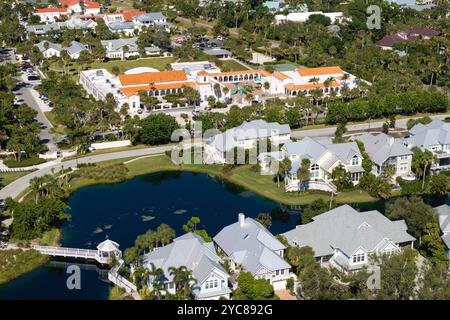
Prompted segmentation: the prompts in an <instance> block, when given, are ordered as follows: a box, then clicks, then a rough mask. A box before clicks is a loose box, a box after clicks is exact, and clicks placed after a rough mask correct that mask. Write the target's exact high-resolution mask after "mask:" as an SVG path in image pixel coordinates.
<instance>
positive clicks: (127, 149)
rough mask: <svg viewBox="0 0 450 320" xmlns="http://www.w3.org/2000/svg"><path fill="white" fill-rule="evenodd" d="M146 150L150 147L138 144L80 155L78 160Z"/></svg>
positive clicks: (66, 159)
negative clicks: (113, 153) (100, 155)
mask: <svg viewBox="0 0 450 320" xmlns="http://www.w3.org/2000/svg"><path fill="white" fill-rule="evenodd" d="M144 148H148V146H146V145H143V144H138V145H135V146H129V147H119V148H108V149H102V150H95V151H92V152H90V153H86V154H84V155H80V156H78V159H81V158H85V157H91V156H96V155H99V154H106V153H112V152H121V151H130V150H139V149H144ZM76 158H77V157H67V158H64V159H63V160H62V161H63V162H64V161H69V160H74V159H76Z"/></svg>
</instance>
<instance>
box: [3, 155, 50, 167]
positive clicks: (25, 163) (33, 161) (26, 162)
mask: <svg viewBox="0 0 450 320" xmlns="http://www.w3.org/2000/svg"><path fill="white" fill-rule="evenodd" d="M44 162H46V161H45V160H44V159H41V158H38V157H33V158H25V159H22V160H21V161H20V162H19V161H16V160H14V159H7V160H3V164H4V165H5V166H7V167H8V168H23V167H29V166H35V165H38V164H41V163H44Z"/></svg>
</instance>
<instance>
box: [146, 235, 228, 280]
mask: <svg viewBox="0 0 450 320" xmlns="http://www.w3.org/2000/svg"><path fill="white" fill-rule="evenodd" d="M220 261H221V259H220V257H219V256H218V255H217V254H216V252H215V249H214V246H213V245H212V243H207V242H205V241H204V240H203V238H201V237H200V236H198V235H196V234H194V233H186V234H185V235H183V236H181V237H178V238H175V239H174V240H173V242H172V243H170V244H168V245H166V246H164V247H159V248H156V249H155V250H154V251H152V252H150V253H147V254H146V255H145V256H144V265H145V266H147V267H148V266H149V265H150V263H153V264H154V265H155V267H156V268H161V269H162V270H163V271H164V274H165V277H166V278H167V279H168V280H169V281H170V280H171V279H172V278H173V275H170V274H169V271H168V270H169V268H170V267H175V268H178V267H181V266H185V267H187V268H188V269H189V270H192V273H193V276H194V278H195V279H196V280H197V281H198V282H199V283H201V282H202V281H203V280H204V279H205V278H206V277H207V276H208V275H209V274H210V273H211V272H212V271H213V270H214V269H218V270H220V271H222V272H223V273H225V274H226V273H227V272H226V271H225V269H224V268H223V267H222V266H221V265H220V263H219V262H220Z"/></svg>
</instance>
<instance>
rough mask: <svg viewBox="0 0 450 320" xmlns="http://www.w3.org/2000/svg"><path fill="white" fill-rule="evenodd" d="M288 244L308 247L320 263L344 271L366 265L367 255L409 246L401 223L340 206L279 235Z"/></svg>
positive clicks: (412, 242) (411, 239) (412, 240)
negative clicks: (283, 237) (328, 264)
mask: <svg viewBox="0 0 450 320" xmlns="http://www.w3.org/2000/svg"><path fill="white" fill-rule="evenodd" d="M283 236H285V237H286V239H287V240H288V242H289V244H290V245H292V246H297V247H304V246H309V247H311V248H312V249H313V250H314V256H315V257H316V259H317V260H319V261H320V263H326V262H328V263H330V264H331V265H332V266H334V267H336V268H338V269H340V270H345V271H352V270H357V269H360V268H362V267H363V266H367V265H368V264H369V263H370V261H369V255H371V254H392V253H396V252H399V251H400V249H401V248H402V247H412V246H413V244H414V240H415V238H414V237H412V236H411V235H409V234H408V233H407V226H406V223H405V221H404V220H397V221H391V220H389V219H388V218H386V217H385V216H384V215H382V214H381V213H380V212H378V211H376V210H372V211H366V212H358V211H356V210H355V209H353V208H352V207H350V206H349V205H343V206H340V207H337V208H335V209H332V210H330V211H328V212H325V213H323V214H320V215H318V216H316V217H314V218H313V221H312V222H310V223H308V224H304V225H298V226H296V227H295V229H293V230H291V231H288V232H286V233H284V234H283Z"/></svg>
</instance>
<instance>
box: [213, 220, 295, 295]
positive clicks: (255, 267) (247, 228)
mask: <svg viewBox="0 0 450 320" xmlns="http://www.w3.org/2000/svg"><path fill="white" fill-rule="evenodd" d="M213 240H214V243H215V245H216V247H217V249H218V251H219V252H222V253H223V254H225V255H226V257H227V259H228V262H229V265H230V268H231V270H233V271H234V272H239V271H241V270H242V271H245V272H251V273H252V275H253V276H254V277H255V278H256V279H266V280H267V281H268V282H269V283H270V284H271V285H273V287H274V289H275V290H279V289H285V288H286V282H287V279H289V278H292V277H294V275H293V274H292V273H291V272H290V268H291V266H290V265H289V264H288V263H287V262H286V261H285V260H284V259H283V256H284V250H285V249H286V246H284V245H283V244H282V243H281V242H280V241H278V239H277V238H275V237H274V236H273V235H272V234H271V233H270V232H269V231H268V230H267V229H266V228H265V227H264V226H263V225H262V224H260V223H259V222H257V221H256V220H254V219H252V218H248V217H247V218H246V217H245V216H244V214H242V213H240V214H239V215H238V221H237V222H235V223H233V224H231V225H229V226H227V227H225V228H223V229H222V230H221V231H220V232H219V233H218V234H217V235H216V236H215V237H214V239H213Z"/></svg>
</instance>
